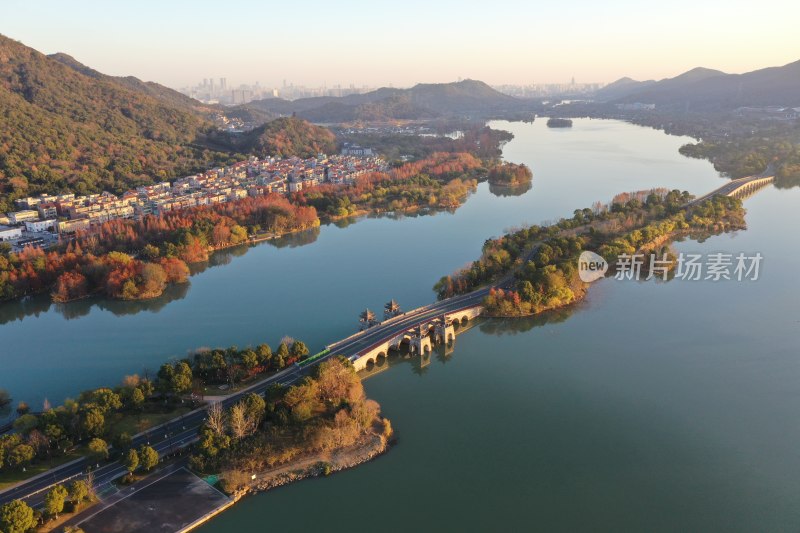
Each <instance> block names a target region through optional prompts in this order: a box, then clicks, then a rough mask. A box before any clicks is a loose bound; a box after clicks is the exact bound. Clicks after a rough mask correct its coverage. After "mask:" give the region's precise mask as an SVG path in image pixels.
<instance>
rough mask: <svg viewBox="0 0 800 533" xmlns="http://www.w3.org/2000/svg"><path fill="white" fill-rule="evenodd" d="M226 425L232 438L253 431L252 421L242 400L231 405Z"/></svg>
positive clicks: (243, 435)
mask: <svg viewBox="0 0 800 533" xmlns="http://www.w3.org/2000/svg"><path fill="white" fill-rule="evenodd" d="M228 425H229V426H230V428H231V435H233V438H234V439H241V438H244V437H246V436H247V435H249V434H250V433H251V432H252V431H253V429H254V428H253V421H252V420H251V419H250V417H249V416H247V407H246V406H245V404H244V402H243V401H242V402H238V403H237V404H235V405H234V406H233V407H231V410H230V414H229V415H228Z"/></svg>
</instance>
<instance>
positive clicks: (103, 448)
mask: <svg viewBox="0 0 800 533" xmlns="http://www.w3.org/2000/svg"><path fill="white" fill-rule="evenodd" d="M88 448H89V452H90V453H91V455H92V458H93V459H94V460H95V461H98V460H104V459H108V444H107V443H106V441H104V440H103V439H98V438H96V437H95V438H93V439H92V440H90V441H89V446H88Z"/></svg>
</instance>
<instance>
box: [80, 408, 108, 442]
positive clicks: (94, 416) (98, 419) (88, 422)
mask: <svg viewBox="0 0 800 533" xmlns="http://www.w3.org/2000/svg"><path fill="white" fill-rule="evenodd" d="M105 426H106V419H105V417H104V416H103V413H102V412H101V411H100V409H97V408H96V407H95V408H90V409H88V410H86V411H84V413H83V414H82V415H81V429H83V431H84V432H86V433H87V434H88V435H92V436H99V435H102V434H103V432H104V431H105Z"/></svg>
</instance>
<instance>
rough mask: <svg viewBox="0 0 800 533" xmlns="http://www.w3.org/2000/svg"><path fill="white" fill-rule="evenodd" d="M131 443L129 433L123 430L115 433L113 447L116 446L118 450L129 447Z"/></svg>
mask: <svg viewBox="0 0 800 533" xmlns="http://www.w3.org/2000/svg"><path fill="white" fill-rule="evenodd" d="M132 443H133V439H132V438H131V436H130V435H128V434H127V433H126V432H124V431H123V432H122V433H120V434H119V435H117V436H116V437H114V447H115V448H117V449H118V450H127V449H128V448H130V447H131V444H132Z"/></svg>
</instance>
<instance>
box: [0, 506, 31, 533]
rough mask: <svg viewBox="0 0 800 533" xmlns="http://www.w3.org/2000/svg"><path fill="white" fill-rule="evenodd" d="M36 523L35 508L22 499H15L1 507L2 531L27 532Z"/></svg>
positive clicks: (0, 529)
mask: <svg viewBox="0 0 800 533" xmlns="http://www.w3.org/2000/svg"><path fill="white" fill-rule="evenodd" d="M35 525H36V519H35V518H34V515H33V509H31V507H30V506H29V505H28V504H27V503H25V502H23V501H22V500H14V501H11V502H9V503H7V504H5V505H3V507H0V531H3V532H4V533H25V532H26V531H28V530H29V529H33V526H35Z"/></svg>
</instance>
